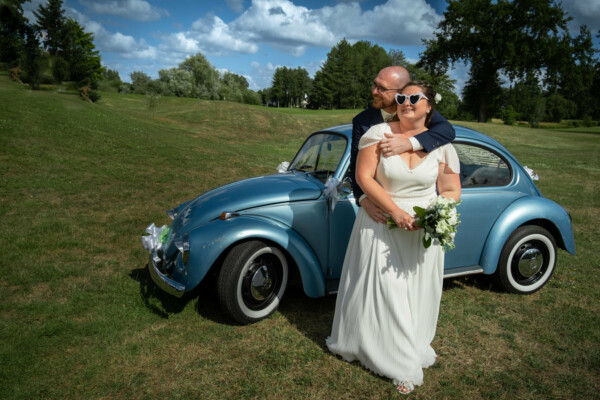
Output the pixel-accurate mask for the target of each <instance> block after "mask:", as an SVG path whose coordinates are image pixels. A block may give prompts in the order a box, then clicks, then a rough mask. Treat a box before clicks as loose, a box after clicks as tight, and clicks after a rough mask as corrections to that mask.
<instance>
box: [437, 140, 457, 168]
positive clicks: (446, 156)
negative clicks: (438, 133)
mask: <svg viewBox="0 0 600 400" xmlns="http://www.w3.org/2000/svg"><path fill="white" fill-rule="evenodd" d="M433 151H434V152H435V153H436V158H437V159H438V160H439V161H440V162H443V163H445V164H448V166H449V167H450V168H451V169H452V170H453V171H455V172H456V173H458V172H460V161H459V159H458V154H457V153H456V149H455V148H454V146H453V145H452V143H446V144H444V145H442V146H440V147H438V148H436V149H435V150H433Z"/></svg>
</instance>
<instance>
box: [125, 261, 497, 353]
mask: <svg viewBox="0 0 600 400" xmlns="http://www.w3.org/2000/svg"><path fill="white" fill-rule="evenodd" d="M129 276H130V277H131V278H132V279H134V280H135V281H137V282H139V285H140V296H141V298H142V300H143V301H144V304H145V305H146V307H147V308H148V309H149V310H150V311H151V312H153V313H154V314H156V315H158V316H160V317H162V318H165V319H166V318H169V315H172V314H178V313H180V312H181V311H183V309H184V308H185V307H187V305H188V304H189V303H190V302H195V304H194V309H195V310H196V312H198V314H199V315H200V316H202V317H203V318H206V319H208V320H210V321H213V322H216V323H219V324H224V325H238V324H237V323H235V322H233V321H232V320H231V319H229V318H228V317H227V316H226V315H225V314H224V313H223V312H222V311H221V308H220V306H219V300H218V298H217V293H216V282H215V279H213V278H211V277H207V278H208V279H205V280H204V281H203V282H202V283H201V284H200V285H199V286H198V287H197V288H196V289H194V290H193V291H191V292H188V293H186V294H185V295H184V296H183V297H181V298H177V297H174V296H171V295H169V294H167V293H165V292H163V291H162V290H161V289H160V288H158V286H156V284H155V283H154V282H153V281H152V278H151V277H150V273H149V271H148V266H147V265H146V266H145V267H144V268H138V269H134V270H132V271H131V272H130V274H129ZM465 287H474V288H476V289H479V290H482V291H491V292H500V291H501V290H500V289H499V288H498V287H497V286H496V285H495V284H494V281H493V279H492V277H491V276H488V275H468V276H462V277H456V278H448V279H445V280H444V289H443V290H444V292H450V291H454V290H461V289H464V288H465ZM335 301H336V295H335V294H333V295H327V296H325V297H321V298H316V299H313V298H310V297H308V296H307V295H306V294H305V293H304V290H303V289H302V286H301V285H290V286H289V287H288V288H287V290H286V293H285V295H284V297H283V299H282V302H281V304H280V306H279V309H278V311H279V313H281V314H282V315H283V316H284V317H285V318H286V319H287V320H288V321H289V323H290V324H292V325H293V326H295V327H296V328H297V329H298V331H300V332H301V333H302V334H303V335H305V336H306V337H307V338H308V339H310V340H312V341H313V342H315V343H316V344H318V345H319V346H320V347H322V348H323V349H326V346H325V338H326V337H327V336H329V334H330V333H331V324H332V323H333V315H334V312H335Z"/></svg>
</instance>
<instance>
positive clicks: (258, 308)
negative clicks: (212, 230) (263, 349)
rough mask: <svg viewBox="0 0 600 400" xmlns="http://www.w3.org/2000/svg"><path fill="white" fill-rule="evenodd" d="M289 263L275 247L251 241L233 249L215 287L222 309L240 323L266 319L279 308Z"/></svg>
mask: <svg viewBox="0 0 600 400" xmlns="http://www.w3.org/2000/svg"><path fill="white" fill-rule="evenodd" d="M287 281H288V263H287V260H286V258H285V255H284V254H283V252H282V251H281V250H279V249H278V248H277V247H275V246H272V245H270V244H267V243H265V242H262V241H258V240H253V241H250V242H244V243H241V244H238V245H236V246H234V247H233V248H232V249H231V250H230V251H229V253H228V254H227V256H226V257H225V260H224V261H223V265H222V267H221V271H220V273H219V280H218V285H217V290H218V296H219V302H220V303H221V307H222V308H223V310H224V311H225V312H226V313H227V314H228V315H229V316H230V317H231V318H232V319H234V320H235V321H237V322H239V323H240V324H249V323H252V322H256V321H260V320H261V319H264V318H266V317H268V316H269V315H270V314H271V313H273V312H274V311H275V310H276V309H277V307H278V306H279V302H280V301H281V298H282V297H283V294H284V292H285V289H286V287H287Z"/></svg>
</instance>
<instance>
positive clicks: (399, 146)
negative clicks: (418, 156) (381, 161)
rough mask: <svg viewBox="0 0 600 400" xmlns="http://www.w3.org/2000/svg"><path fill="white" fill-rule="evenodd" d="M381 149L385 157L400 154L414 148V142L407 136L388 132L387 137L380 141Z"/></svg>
mask: <svg viewBox="0 0 600 400" xmlns="http://www.w3.org/2000/svg"><path fill="white" fill-rule="evenodd" d="M379 149H380V150H381V153H382V154H383V156H384V157H391V156H398V155H400V154H402V153H404V152H407V151H410V150H412V149H413V148H412V144H411V143H410V140H408V139H407V138H403V137H400V136H398V135H393V134H391V133H386V134H385V137H384V138H383V139H381V141H380V142H379Z"/></svg>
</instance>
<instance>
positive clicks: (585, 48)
mask: <svg viewBox="0 0 600 400" xmlns="http://www.w3.org/2000/svg"><path fill="white" fill-rule="evenodd" d="M561 45H562V51H561V52H560V53H559V54H557V55H556V57H555V58H556V60H555V62H554V63H553V64H552V66H551V67H550V68H549V70H548V74H549V75H550V76H551V77H552V78H553V79H552V80H551V81H549V82H548V92H549V93H551V94H561V95H562V96H563V97H564V98H565V99H567V100H570V101H572V102H574V103H576V104H577V112H576V113H575V115H573V116H574V117H575V116H576V117H579V118H583V117H585V116H587V115H592V114H593V113H594V112H597V110H598V106H599V105H600V101H599V100H600V93H599V92H598V91H597V90H596V91H594V90H593V81H594V76H595V75H596V73H597V70H598V60H597V59H596V58H595V55H596V53H598V51H597V50H595V49H594V48H593V46H594V44H593V41H592V35H591V32H590V30H589V29H588V28H587V27H586V26H585V25H584V26H582V27H580V31H579V35H577V36H576V37H575V38H573V39H572V40H565V41H564V42H563V43H561Z"/></svg>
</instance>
